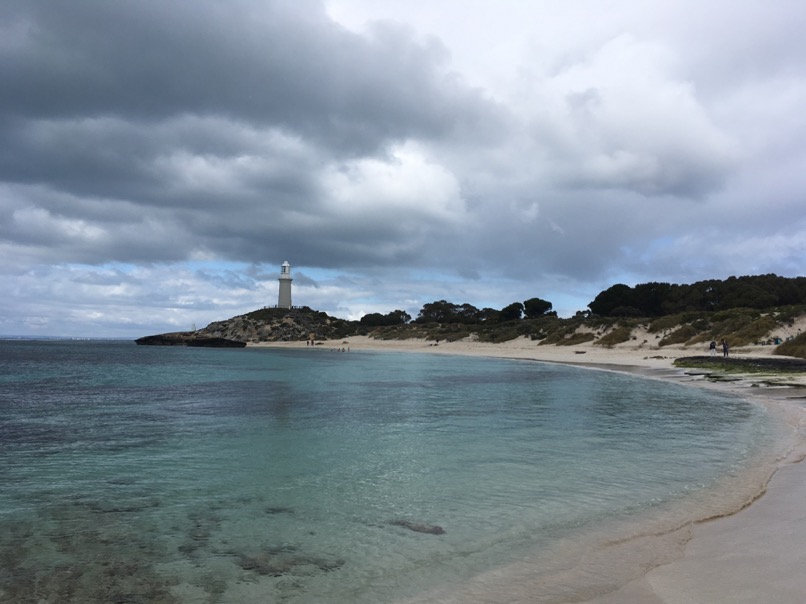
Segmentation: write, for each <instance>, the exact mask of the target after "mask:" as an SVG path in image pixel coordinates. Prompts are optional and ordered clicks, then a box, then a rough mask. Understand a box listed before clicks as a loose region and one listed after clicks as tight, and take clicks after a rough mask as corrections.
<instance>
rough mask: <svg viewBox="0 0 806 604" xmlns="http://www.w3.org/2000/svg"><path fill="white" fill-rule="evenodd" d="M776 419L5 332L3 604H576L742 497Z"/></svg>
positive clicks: (0, 446)
mask: <svg viewBox="0 0 806 604" xmlns="http://www.w3.org/2000/svg"><path fill="white" fill-rule="evenodd" d="M772 423H773V422H771V421H770V419H769V418H768V417H767V414H766V413H765V412H764V411H763V409H761V408H759V407H756V406H754V405H752V404H750V403H748V402H746V401H744V400H742V399H740V398H736V397H729V396H723V395H719V394H718V393H715V392H709V391H705V390H702V389H699V388H693V387H690V386H685V385H679V384H672V383H666V382H659V381H654V380H646V379H639V378H635V377H632V376H627V375H621V374H615V373H608V372H599V371H590V370H584V369H579V368H574V367H567V366H559V365H548V364H541V363H534V362H524V361H510V360H495V359H481V358H468V357H450V356H432V355H425V354H420V355H418V354H405V353H365V352H333V351H330V350H327V349H320V348H318V347H317V348H316V349H313V348H312V349H304V350H303V349H299V350H293V351H289V350H279V349H265V348H264V349H259V348H247V349H240V350H206V349H193V348H162V347H138V346H136V345H134V344H133V343H130V342H103V341H84V342H77V341H42V342H40V341H37V342H34V341H3V342H0V487H1V488H0V601H2V602H48V603H50V602H59V603H63V602H82V603H83V602H138V603H139V602H142V603H146V602H148V603H152V602H182V603H184V602H193V603H218V602H221V603H236V602H237V603H242V602H247V603H248V602H261V603H262V602H305V603H319V602H324V603H347V602H349V603H353V602H367V603H370V602H372V603H380V602H397V601H443V600H449V599H450V597H451V594H456V593H460V592H461V593H462V594H464V595H463V596H462V597H461V600H462V601H472V599H473V597H474V596H473V595H472V594H474V593H478V594H479V595H478V598H479V600H482V598H484V599H483V601H485V602H495V601H500V602H513V601H534V602H554V601H557V602H560V601H568V600H569V599H571V598H572V597H576V596H577V595H579V593H582V592H584V591H585V590H589V589H591V587H590V585H588V583H590V579H591V575H593V574H595V573H596V572H599V573H600V574H601V575H603V576H602V577H600V579H602V580H603V581H604V583H607V581H612V580H615V579H613V578H612V577H609V574H610V571H607V572H605V571H602V570H601V569H600V570H599V571H594V570H591V569H590V568H587V569H586V567H585V564H586V562H585V560H586V556H589V555H590V552H591V551H592V550H591V548H592V547H593V548H594V549H595V547H600V546H602V544H603V543H605V542H608V541H610V542H612V541H613V540H619V539H622V538H625V537H630V536H631V535H634V534H637V533H638V532H641V531H644V530H648V529H649V527H653V528H652V530H657V528H658V525H657V522H659V519H665V522H666V523H667V524H677V525H679V524H681V523H685V522H686V521H688V520H691V519H693V518H694V517H696V516H697V515H699V514H710V513H714V509H713V506H714V505H715V504H714V502H715V501H717V500H724V499H725V497H726V496H727V497H728V499H730V496H732V495H736V496H737V497H744V496H746V493H744V494H743V493H742V489H745V488H749V487H748V485H747V484H745V481H743V479H742V476H744V473H745V470H746V469H747V468H748V467H749V466H751V465H753V464H757V463H758V456H759V454H761V453H763V452H764V451H766V450H768V448H769V446H770V444H771V441H772V439H773V438H774V437H775V434H774V432H775V431H774V429H773V426H772ZM726 493H727V494H728V495H726ZM717 513H718V511H717ZM669 528H674V527H673V526H666V527H664V528H663V530H668V529H669ZM611 562H612V561H611ZM558 565H560V566H561V567H560V566H558ZM569 565H570V566H569ZM525 569H526V570H525ZM510 570H511V572H512V575H511V578H510V579H508V572H510ZM613 572H615V571H613ZM558 573H560V574H562V577H561V578H560V579H558V576H559V575H558ZM525 576H528V577H529V581H531V582H532V585H531V586H530V587H529V592H528V593H529V594H530V595H529V596H528V599H526V598H525V597H524V596H515V595H513V594H514V593H516V591H517V590H516V587H517V586H516V583H517V582H518V581H521V582H522V581H523V580H525V579H524V577H525ZM599 582H600V583H602V581H599ZM476 585H477V587H474V586H476ZM510 588H512V591H510ZM599 588H602V586H601V585H600V586H599V587H597V588H596V589H599ZM474 589H478V592H474ZM491 592H492V595H491ZM468 594H470V595H468ZM481 594H484V595H483V596H482V595H481ZM496 594H497V595H496ZM468 598H470V600H468Z"/></svg>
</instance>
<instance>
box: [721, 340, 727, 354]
mask: <svg viewBox="0 0 806 604" xmlns="http://www.w3.org/2000/svg"><path fill="white" fill-rule="evenodd" d="M722 356H723V357H727V356H728V341H727V340H722Z"/></svg>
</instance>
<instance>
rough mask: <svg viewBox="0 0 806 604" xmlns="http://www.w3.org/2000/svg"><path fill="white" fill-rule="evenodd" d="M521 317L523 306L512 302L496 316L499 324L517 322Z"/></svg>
mask: <svg viewBox="0 0 806 604" xmlns="http://www.w3.org/2000/svg"><path fill="white" fill-rule="evenodd" d="M522 316H523V304H521V303H520V302H513V303H512V304H510V305H509V306H505V307H504V308H502V309H501V314H500V315H498V320H499V321H500V322H501V323H504V322H506V321H518V320H520V318H521V317H522Z"/></svg>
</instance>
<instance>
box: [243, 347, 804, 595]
mask: <svg viewBox="0 0 806 604" xmlns="http://www.w3.org/2000/svg"><path fill="white" fill-rule="evenodd" d="M252 346H254V347H273V348H284V349H305V348H308V349H309V350H311V349H312V348H315V349H317V352H319V351H322V352H329V353H333V354H346V353H350V352H360V351H378V352H381V351H382V352H409V353H427V354H443V355H465V356H481V357H494V358H504V359H513V360H524V361H539V362H546V363H562V364H568V365H575V366H580V367H585V368H588V369H595V370H607V371H616V372H622V373H630V374H635V375H639V376H641V377H645V378H649V379H661V380H672V381H675V382H683V383H686V384H690V385H692V386H696V387H704V388H712V389H719V390H722V391H725V392H729V393H732V394H736V396H741V397H745V398H747V399H748V400H752V401H753V402H755V403H757V404H759V405H762V406H764V407H765V408H766V409H768V410H769V411H770V412H772V413H776V414H778V415H779V419H780V421H781V422H783V423H786V425H787V426H788V429H789V431H790V434H789V435H788V438H789V443H782V449H781V451H780V452H779V453H778V454H777V457H776V461H775V464H774V467H772V468H771V470H770V472H769V476H768V477H767V479H766V481H765V484H764V485H763V486H762V488H761V490H760V492H759V494H758V496H757V497H754V498H753V499H752V501H748V502H747V504H746V505H742V506H738V507H737V508H736V509H735V510H731V511H730V512H728V513H727V514H724V515H723V514H719V515H718V516H717V517H714V518H705V519H698V520H695V521H693V522H690V523H688V524H687V525H686V526H683V527H681V528H680V529H679V530H678V531H675V532H680V533H681V534H678V535H673V534H671V533H670V534H669V535H664V537H666V538H667V540H668V542H669V543H668V552H667V554H668V555H666V556H660V557H659V558H658V560H660V561H659V562H658V563H656V564H650V565H648V566H646V567H641V568H639V569H638V570H637V572H636V573H634V575H633V576H631V577H629V578H628V579H626V580H625V581H623V582H622V583H621V584H615V585H612V586H611V587H608V588H607V589H599V590H596V589H594V590H592V592H591V593H590V594H589V597H587V599H583V600H575V601H580V602H588V603H590V604H677V603H686V604H694V603H697V604H719V603H725V604H727V603H731V604H735V603H740V602H748V603H750V602H753V603H755V602H762V601H766V602H776V603H777V604H789V603H791V604H800V603H801V602H802V601H803V594H804V593H806V576H804V575H803V574H802V573H801V572H800V571H801V569H802V568H803V565H804V563H806V548H804V547H803V546H802V544H803V543H804V542H806V508H804V507H803V506H801V502H802V501H804V500H806V464H804V463H801V461H802V460H803V459H804V457H806V398H804V395H806V376H804V375H798V376H786V378H785V379H783V380H782V379H781V376H776V375H757V374H754V375H749V374H738V375H736V376H735V379H732V380H730V381H711V380H708V379H705V377H704V376H703V375H702V372H687V371H685V370H683V369H680V368H677V367H675V366H674V361H675V359H677V358H679V357H685V356H695V355H706V354H708V351H707V350H698V349H695V348H693V347H684V346H668V347H663V348H659V347H657V346H651V345H648V344H647V342H646V341H643V342H641V343H640V344H638V343H626V344H622V345H619V346H615V347H613V348H604V347H600V346H595V345H592V344H590V343H587V344H581V345H574V346H556V345H549V346H541V345H539V344H538V343H536V342H534V341H531V340H530V339H528V338H518V339H516V340H512V341H509V342H504V343H499V344H488V343H482V342H476V341H468V340H462V341H456V342H445V341H441V342H430V341H425V340H416V339H410V340H375V339H373V338H370V337H367V336H359V337H355V336H353V337H349V338H345V339H344V340H338V341H327V342H322V343H318V344H317V345H316V346H315V347H311V346H309V345H308V343H306V342H304V341H303V342H278V343H260V344H250V347H252ZM771 353H772V347H771V346H750V347H746V348H742V349H738V350H732V351H731V355H733V356H737V357H740V358H741V357H759V356H769V355H771ZM777 380H780V381H781V382H782V383H781V385H777V384H776V381H777ZM801 388H803V390H801ZM655 537H658V536H655ZM636 541H638V540H636ZM661 545H662V542H661ZM628 547H629V544H628ZM635 547H636V548H637V549H640V544H639V543H636V544H635ZM636 564H639V565H642V564H646V561H645V560H638V559H636ZM525 573H528V570H526V571H525ZM488 579H489V578H488ZM492 583H493V584H494V583H495V581H492ZM525 583H526V584H528V581H526V582H525ZM525 586H526V585H525ZM535 588H536V586H534V585H531V586H530V587H528V589H530V590H532V592H531V593H532V594H533V595H534V596H535V597H534V599H533V598H532V597H531V596H530V595H529V594H528V593H521V594H519V595H514V598H515V599H511V600H508V601H512V602H531V601H535V602H537V601H548V600H544V599H542V597H538V594H535V593H534V590H535ZM538 589H539V588H538ZM467 595H468V594H464V595H463V594H455V593H454V594H450V596H448V595H447V594H441V595H436V594H433V597H430V598H429V599H426V600H416V601H433V602H449V601H456V602H460V601H473V600H470V599H467Z"/></svg>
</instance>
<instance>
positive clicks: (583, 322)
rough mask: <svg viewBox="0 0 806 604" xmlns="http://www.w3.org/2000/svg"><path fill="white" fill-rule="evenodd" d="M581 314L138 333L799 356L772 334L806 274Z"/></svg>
mask: <svg viewBox="0 0 806 604" xmlns="http://www.w3.org/2000/svg"><path fill="white" fill-rule="evenodd" d="M589 309H590V310H587V311H580V312H578V313H577V314H576V315H575V316H574V317H570V318H560V317H558V316H557V315H556V313H554V312H553V311H552V304H551V303H550V302H548V301H546V300H542V299H540V298H532V299H530V300H526V301H524V302H513V303H512V304H510V305H508V306H506V307H504V308H503V309H501V310H495V309H490V308H485V309H477V308H476V307H474V306H472V305H470V304H467V303H464V304H455V303H452V302H447V301H445V300H438V301H435V302H431V303H428V304H426V305H424V306H423V308H422V309H421V311H420V313H419V315H418V316H417V317H416V318H414V319H412V318H411V317H410V316H409V315H408V314H407V313H406V312H404V311H400V310H396V311H392V312H390V313H388V314H387V315H381V314H378V313H373V314H369V315H366V316H364V317H362V318H361V320H359V321H348V320H346V319H339V318H336V317H331V316H329V315H328V314H327V313H324V312H321V311H316V310H313V309H311V308H308V307H300V308H291V309H285V308H262V309H259V310H255V311H252V312H250V313H247V314H244V315H238V316H236V317H232V318H230V319H227V320H224V321H216V322H213V323H210V324H209V325H208V326H207V327H204V328H203V329H199V330H196V331H188V332H172V333H165V334H157V335H152V336H145V337H143V338H139V339H138V340H136V342H137V343H138V344H141V345H163V346H210V347H243V346H246V345H247V343H260V342H290V341H303V340H307V341H313V342H314V343H316V342H324V341H327V340H339V339H343V338H348V337H350V336H355V335H362V336H370V337H373V338H376V339H410V338H422V339H425V340H432V341H435V342H439V341H456V340H462V339H474V340H477V341H482V342H506V341H509V340H513V339H515V338H519V337H527V338H530V339H532V340H534V341H536V343H537V344H539V345H556V346H570V345H574V344H582V343H591V344H593V345H599V346H605V347H609V346H610V347H612V346H615V345H617V344H619V343H622V342H627V341H629V340H630V339H634V338H635V337H636V335H635V334H636V333H637V332H638V331H639V330H640V331H641V332H642V333H645V332H648V333H650V334H656V338H657V344H658V346H660V347H663V346H664V345H670V344H675V345H683V346H701V345H702V344H703V343H707V342H709V341H711V340H716V341H721V340H722V339H727V340H728V341H729V342H730V343H731V346H732V347H736V346H744V345H748V344H758V343H764V344H769V345H774V346H776V349H775V354H781V355H786V356H795V357H800V358H806V334H798V335H794V336H788V337H787V338H786V339H784V338H783V337H779V336H777V335H776V332H779V331H782V328H783V327H786V326H790V327H791V326H792V325H793V324H794V323H795V322H796V321H797V319H798V318H800V317H802V316H806V278H804V277H796V278H786V277H778V276H777V275H761V276H752V277H730V278H729V279H726V280H723V281H720V280H709V281H701V282H698V283H694V284H691V285H672V284H668V283H644V284H639V285H636V286H634V287H630V286H627V285H621V284H618V285H614V286H612V287H610V288H608V289H607V290H605V291H603V292H601V293H600V294H599V295H598V296H597V297H596V298H595V299H594V300H593V301H592V302H591V303H590V304H589Z"/></svg>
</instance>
